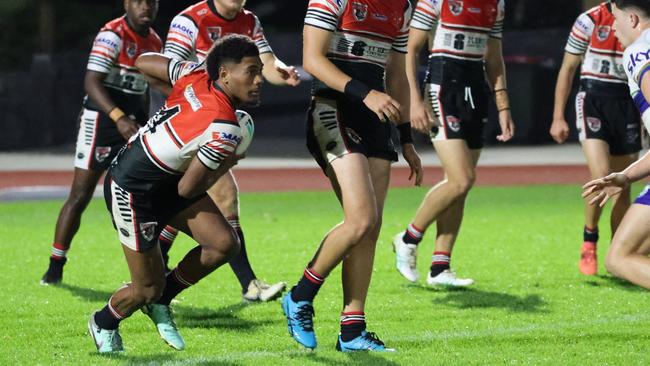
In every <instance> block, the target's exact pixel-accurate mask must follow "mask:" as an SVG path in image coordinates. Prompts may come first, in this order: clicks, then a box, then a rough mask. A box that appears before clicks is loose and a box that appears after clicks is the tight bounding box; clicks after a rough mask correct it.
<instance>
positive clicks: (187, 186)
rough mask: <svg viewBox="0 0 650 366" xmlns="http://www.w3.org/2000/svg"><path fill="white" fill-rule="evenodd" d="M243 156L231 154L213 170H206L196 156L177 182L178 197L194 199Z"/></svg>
mask: <svg viewBox="0 0 650 366" xmlns="http://www.w3.org/2000/svg"><path fill="white" fill-rule="evenodd" d="M243 158H244V155H236V154H231V155H230V156H228V157H227V158H226V159H225V160H224V161H222V162H221V164H219V167H218V168H217V169H215V170H210V169H208V168H207V167H206V166H205V165H204V164H203V163H202V162H201V160H199V158H197V157H196V156H195V157H194V159H192V161H191V162H190V166H189V167H188V168H187V170H186V171H185V174H183V178H181V180H180V181H179V182H178V195H179V196H181V197H184V198H192V197H196V196H198V195H199V194H202V193H205V192H206V191H207V190H208V189H209V188H210V187H212V186H213V185H214V183H215V182H216V181H217V180H218V179H219V178H220V177H221V176H222V175H224V174H226V172H228V170H230V168H232V167H233V166H235V165H237V162H239V160H241V159H243Z"/></svg>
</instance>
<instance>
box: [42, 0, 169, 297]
mask: <svg viewBox="0 0 650 366" xmlns="http://www.w3.org/2000/svg"><path fill="white" fill-rule="evenodd" d="M124 10H125V12H126V14H125V15H124V16H121V17H119V18H117V19H114V20H111V21H110V22H108V23H106V25H104V26H103V27H102V29H101V30H100V31H99V34H97V36H96V37H95V41H94V43H93V47H92V50H91V51H90V57H89V59H88V66H87V70H86V76H85V80H84V87H85V89H86V96H85V97H84V100H83V107H82V109H81V113H80V114H79V134H78V136H77V148H76V152H75V160H74V165H75V169H74V178H73V181H72V186H71V188H70V195H69V196H68V199H67V200H66V202H65V204H64V205H63V207H62V208H61V212H60V213H59V218H58V219H57V222H56V228H55V231H54V242H53V243H52V250H51V255H50V265H49V267H48V269H47V272H45V274H44V275H43V277H42V279H41V283H42V284H57V283H59V282H61V280H62V279H63V266H64V264H65V263H66V261H67V253H68V250H69V249H70V244H71V243H72V238H73V237H74V235H75V234H76V233H77V230H79V224H80V222H81V215H82V213H83V211H84V210H85V209H86V207H87V206H88V203H89V202H90V199H91V198H92V196H93V192H94V191H95V187H96V186H97V182H98V181H99V178H101V176H102V174H103V173H104V171H105V170H106V169H107V168H108V166H109V164H110V162H111V160H113V158H114V157H115V156H116V155H117V152H118V151H119V149H120V147H122V145H124V143H125V142H126V140H128V139H129V138H130V137H131V136H132V135H133V134H135V133H136V132H137V130H138V128H139V127H140V126H139V123H144V122H146V120H147V118H148V113H149V112H148V111H149V92H148V91H149V89H148V85H147V82H146V81H145V79H144V78H143V76H142V74H140V72H138V70H137V69H136V68H135V60H136V58H137V57H138V55H140V54H142V53H145V52H152V51H153V52H157V51H160V50H161V49H162V41H161V40H160V38H159V37H158V35H157V34H156V32H154V30H153V29H151V28H150V26H151V24H152V23H153V21H154V19H155V17H156V14H157V12H158V1H157V0H124Z"/></svg>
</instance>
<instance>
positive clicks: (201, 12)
mask: <svg viewBox="0 0 650 366" xmlns="http://www.w3.org/2000/svg"><path fill="white" fill-rule="evenodd" d="M207 13H208V9H201V10H199V11H198V12H197V13H196V15H198V16H201V15H205V14H207Z"/></svg>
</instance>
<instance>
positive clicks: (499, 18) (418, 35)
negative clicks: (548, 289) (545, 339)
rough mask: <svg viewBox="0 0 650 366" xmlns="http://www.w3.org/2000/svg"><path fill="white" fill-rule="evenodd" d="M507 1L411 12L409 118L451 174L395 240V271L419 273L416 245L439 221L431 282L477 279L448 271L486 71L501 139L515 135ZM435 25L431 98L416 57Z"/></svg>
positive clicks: (474, 0) (424, 5)
mask: <svg viewBox="0 0 650 366" xmlns="http://www.w3.org/2000/svg"><path fill="white" fill-rule="evenodd" d="M504 7H505V4H504V0H464V1H457V0H420V1H419V2H418V3H417V6H416V9H415V13H414V14H413V19H412V20H411V30H410V33H409V41H408V54H407V56H406V58H407V62H406V67H407V75H408V78H409V87H410V91H411V97H410V101H411V123H412V124H413V126H414V127H416V128H419V129H427V130H429V131H430V133H431V140H432V142H433V146H434V148H435V151H436V153H437V155H438V158H439V159H440V161H441V163H442V168H443V170H444V172H445V179H444V180H443V181H441V182H439V183H438V184H437V185H435V186H434V187H433V188H432V189H431V190H430V191H429V192H428V193H427V195H426V197H425V198H424V200H423V201H422V203H421V205H420V208H419V209H418V211H417V213H416V214H415V218H414V219H413V220H412V221H411V223H410V224H409V225H408V226H407V228H406V230H405V231H403V232H401V233H399V234H397V235H396V236H395V238H394V240H393V246H394V249H395V254H396V266H397V270H398V271H399V273H400V274H402V276H404V277H405V278H406V279H407V280H409V281H412V282H416V281H417V280H418V279H419V274H418V272H417V265H416V262H417V248H418V244H419V243H420V241H421V240H422V237H423V236H424V233H425V231H426V230H427V229H428V228H429V226H430V225H431V224H432V223H433V222H434V221H436V225H437V230H436V235H437V237H436V242H435V250H434V252H433V258H432V263H431V267H430V271H429V274H428V276H427V284H428V285H431V286H437V285H445V286H469V285H471V284H472V283H473V282H474V281H473V280H472V279H468V278H457V277H456V274H455V273H454V272H452V271H451V270H450V262H451V252H452V249H453V247H454V243H455V242H456V238H457V237H458V232H459V230H460V225H461V222H462V219H463V211H464V206H465V198H466V197H467V194H468V192H469V190H470V189H471V188H472V186H473V184H474V180H475V177H476V163H477V162H478V159H479V156H480V153H481V149H482V148H483V126H484V125H485V123H486V122H487V116H488V115H487V113H488V102H489V100H490V99H491V98H490V95H489V93H488V91H487V90H488V87H487V85H486V74H487V80H488V81H489V84H490V85H489V86H490V88H491V90H492V94H493V96H494V98H495V99H496V106H497V109H498V112H499V124H500V127H501V134H500V135H499V136H497V140H499V141H501V142H506V141H508V140H510V139H511V138H512V136H513V134H514V124H513V122H512V117H511V115H510V104H509V101H508V93H507V88H506V74H505V66H504V62H503V55H502V52H501V33H502V29H503V19H504ZM432 32H435V34H434V36H433V45H432V48H431V53H430V56H429V65H428V70H427V75H426V79H425V92H426V97H427V99H426V101H425V100H423V99H422V95H421V93H420V87H419V83H418V79H417V68H418V65H417V64H418V62H417V58H418V55H419V51H420V49H421V48H422V46H424V45H425V44H427V40H428V38H429V36H430V35H431V34H432ZM431 125H433V127H431V128H429V126H431Z"/></svg>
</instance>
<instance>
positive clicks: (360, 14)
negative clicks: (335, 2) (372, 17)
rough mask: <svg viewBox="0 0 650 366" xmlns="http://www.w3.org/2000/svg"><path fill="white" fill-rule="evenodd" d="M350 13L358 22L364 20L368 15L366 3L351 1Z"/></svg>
mask: <svg viewBox="0 0 650 366" xmlns="http://www.w3.org/2000/svg"><path fill="white" fill-rule="evenodd" d="M352 14H353V15H354V19H356V20H357V21H359V22H362V21H364V20H366V17H367V16H368V5H366V4H362V3H359V2H356V1H355V2H353V3H352Z"/></svg>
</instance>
